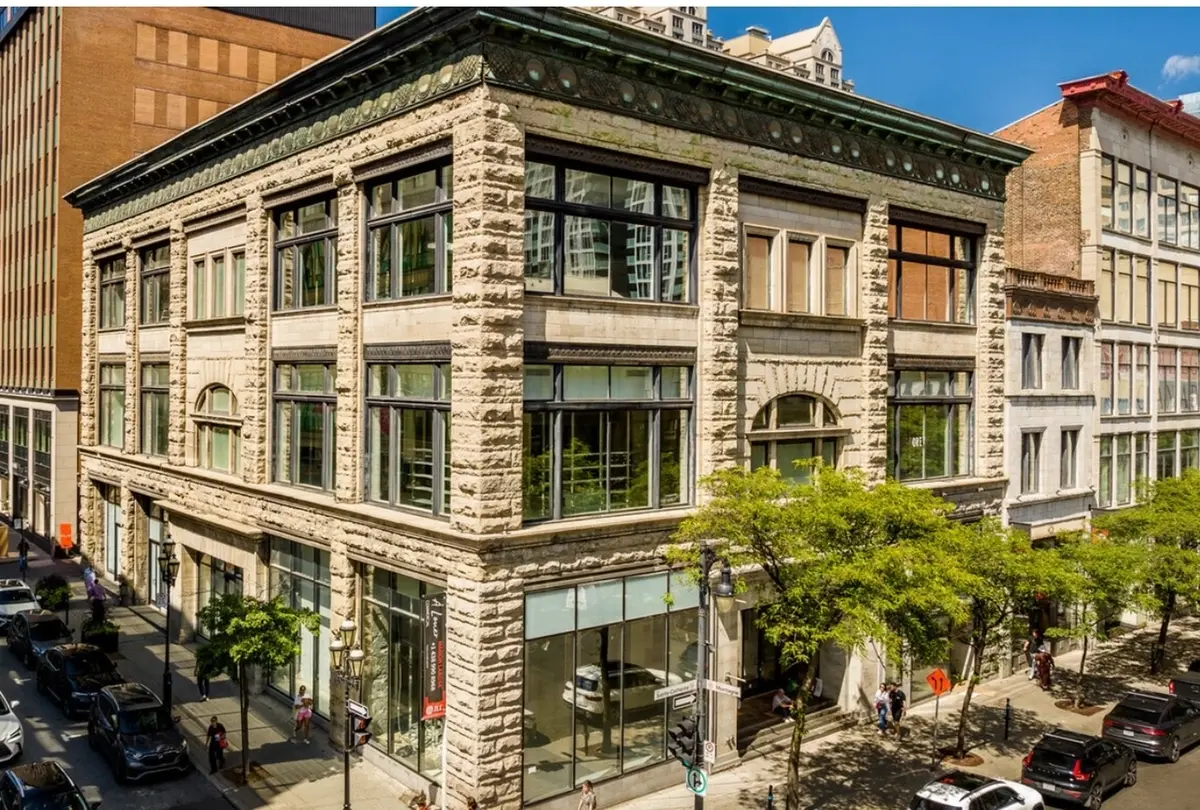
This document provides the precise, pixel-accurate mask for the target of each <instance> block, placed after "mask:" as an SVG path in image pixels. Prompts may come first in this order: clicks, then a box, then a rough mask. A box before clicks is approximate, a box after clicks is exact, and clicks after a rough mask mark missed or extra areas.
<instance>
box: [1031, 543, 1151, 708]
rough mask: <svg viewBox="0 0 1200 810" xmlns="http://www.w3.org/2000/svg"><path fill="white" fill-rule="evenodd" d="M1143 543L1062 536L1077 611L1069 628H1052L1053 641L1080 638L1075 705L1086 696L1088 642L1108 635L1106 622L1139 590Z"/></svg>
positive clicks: (1060, 545)
mask: <svg viewBox="0 0 1200 810" xmlns="http://www.w3.org/2000/svg"><path fill="white" fill-rule="evenodd" d="M1143 549H1144V546H1142V545H1141V544H1135V543H1127V542H1122V541H1120V540H1116V539H1114V538H1112V537H1110V536H1109V535H1108V534H1106V533H1104V532H1091V533H1090V534H1089V533H1084V532H1078V533H1074V534H1066V535H1059V538H1058V553H1059V555H1060V558H1061V560H1062V563H1063V565H1064V568H1065V574H1066V579H1065V580H1064V584H1065V587H1066V588H1067V589H1068V594H1069V597H1070V601H1071V602H1072V603H1073V604H1074V605H1075V607H1076V610H1077V611H1078V621H1077V622H1076V623H1075V625H1074V626H1071V627H1051V628H1050V629H1048V630H1047V631H1046V635H1047V636H1050V637H1051V638H1073V639H1079V640H1080V641H1081V642H1082V644H1083V650H1082V654H1081V655H1080V657H1079V684H1078V687H1077V689H1076V691H1075V695H1074V696H1073V698H1072V702H1073V703H1074V705H1075V706H1076V707H1079V706H1081V705H1083V704H1084V702H1085V697H1086V686H1087V683H1086V680H1085V678H1086V672H1087V670H1086V667H1087V655H1088V643H1089V642H1090V641H1091V640H1092V639H1097V640H1104V639H1106V638H1107V637H1108V632H1107V630H1106V622H1107V620H1108V617H1109V616H1111V615H1112V614H1113V613H1117V612H1120V611H1121V610H1123V609H1124V608H1126V607H1128V606H1129V605H1131V604H1133V603H1134V600H1135V599H1136V591H1135V586H1136V585H1137V584H1138V583H1139V582H1140V580H1141V577H1142V575H1143V572H1142V568H1143V560H1144V555H1143V554H1142V551H1143Z"/></svg>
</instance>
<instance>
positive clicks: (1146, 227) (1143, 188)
mask: <svg viewBox="0 0 1200 810" xmlns="http://www.w3.org/2000/svg"><path fill="white" fill-rule="evenodd" d="M1133 233H1134V235H1135V236H1142V237H1145V238H1147V239H1149V238H1150V172H1148V171H1146V170H1145V169H1138V168H1134V170H1133Z"/></svg>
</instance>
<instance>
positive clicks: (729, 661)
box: [700, 599, 742, 771]
mask: <svg viewBox="0 0 1200 810" xmlns="http://www.w3.org/2000/svg"><path fill="white" fill-rule="evenodd" d="M722 601H727V602H729V604H728V605H723V604H721V602H722ZM709 615H710V616H712V617H713V624H714V625H715V626H714V628H713V629H714V631H715V636H714V640H713V644H714V652H713V661H714V668H713V671H712V672H710V673H709V677H710V678H711V679H712V680H714V681H720V682H722V683H724V682H725V673H726V672H728V673H730V674H731V675H733V676H735V677H741V673H742V666H741V664H742V613H741V605H740V604H739V603H738V601H737V600H734V599H728V600H721V599H714V600H713V606H712V612H711V613H710V614H709ZM731 683H737V681H731ZM710 694H711V700H712V703H711V704H710V707H711V709H710V711H711V717H710V723H709V728H711V729H715V734H714V736H713V737H712V739H713V740H714V741H715V742H716V744H717V761H716V764H715V767H714V770H718V771H720V770H724V769H726V768H732V767H734V766H736V765H739V764H741V761H742V760H741V757H740V756H739V755H738V748H737V735H738V707H739V706H741V701H739V700H738V699H737V698H735V697H733V696H732V695H721V694H717V693H716V692H713V693H710ZM703 696H704V695H703V693H701V694H700V697H703Z"/></svg>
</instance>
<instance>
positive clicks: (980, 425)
mask: <svg viewBox="0 0 1200 810" xmlns="http://www.w3.org/2000/svg"><path fill="white" fill-rule="evenodd" d="M976 276H977V279H978V280H977V281H976V283H975V289H976V290H977V291H978V292H977V293H976V302H975V313H976V316H975V317H976V324H977V329H976V340H977V341H978V343H977V344H976V345H977V346H978V354H976V362H975V398H976V405H975V408H976V410H975V414H976V416H975V442H976V444H975V447H976V450H975V463H976V465H977V466H976V468H975V474H976V475H979V476H983V477H987V478H1003V477H1004V476H1005V475H1006V474H1007V471H1006V469H1005V465H1004V405H1005V396H1004V371H1005V356H1004V352H1005V347H1006V346H1007V339H1006V336H1005V333H1004V321H1005V301H1004V282H1005V276H1006V271H1005V261H1004V234H1003V232H1001V231H995V230H989V231H988V232H987V234H986V235H985V236H984V237H983V238H982V239H980V240H979V266H978V269H977V271H976ZM999 508H1000V504H999V503H998V502H997V503H993V504H991V508H989V509H988V511H989V512H995V511H996V510H998V509H999Z"/></svg>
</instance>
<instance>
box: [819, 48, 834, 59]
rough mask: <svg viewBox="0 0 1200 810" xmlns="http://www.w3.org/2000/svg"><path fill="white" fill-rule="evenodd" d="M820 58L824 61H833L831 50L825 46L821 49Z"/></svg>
mask: <svg viewBox="0 0 1200 810" xmlns="http://www.w3.org/2000/svg"><path fill="white" fill-rule="evenodd" d="M821 58H822V59H824V60H825V61H826V62H832V61H833V51H831V50H829V49H828V48H826V49H825V50H823V51H821Z"/></svg>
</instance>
